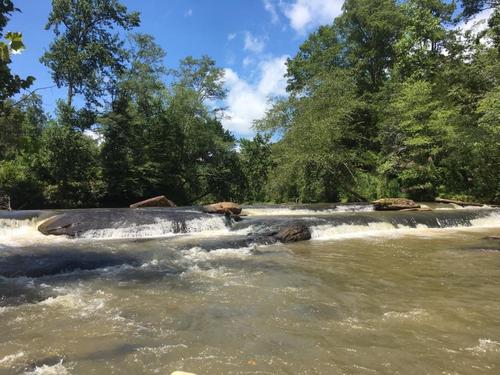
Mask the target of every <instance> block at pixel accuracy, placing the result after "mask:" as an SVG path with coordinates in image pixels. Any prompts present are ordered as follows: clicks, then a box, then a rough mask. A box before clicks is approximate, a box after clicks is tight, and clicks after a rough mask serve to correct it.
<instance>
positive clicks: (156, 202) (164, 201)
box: [130, 195, 176, 208]
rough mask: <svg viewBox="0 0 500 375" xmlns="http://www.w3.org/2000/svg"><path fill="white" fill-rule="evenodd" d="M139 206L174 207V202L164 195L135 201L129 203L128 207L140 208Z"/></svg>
mask: <svg viewBox="0 0 500 375" xmlns="http://www.w3.org/2000/svg"><path fill="white" fill-rule="evenodd" d="M141 207H176V206H175V203H174V202H172V201H171V200H170V199H168V198H167V197H166V196H164V195H160V196H158V197H154V198H150V199H146V200H145V201H141V202H137V203H134V204H131V205H130V208H141Z"/></svg>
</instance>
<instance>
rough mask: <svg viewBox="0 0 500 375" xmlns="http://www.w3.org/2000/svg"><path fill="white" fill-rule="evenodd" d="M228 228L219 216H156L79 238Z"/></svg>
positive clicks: (215, 231)
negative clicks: (180, 219) (151, 220)
mask: <svg viewBox="0 0 500 375" xmlns="http://www.w3.org/2000/svg"><path fill="white" fill-rule="evenodd" d="M228 231H229V229H228V228H227V226H226V222H225V219H224V218H223V217H221V216H213V217H210V218H197V219H192V220H187V221H186V222H184V223H178V222H176V221H174V220H169V219H160V218H156V219H155V220H154V223H152V224H143V225H128V226H126V227H125V226H123V227H117V228H106V229H96V230H90V231H86V232H84V233H81V234H80V235H79V236H78V238H81V239H127V238H161V237H171V236H176V235H183V234H193V233H196V234H199V235H205V236H210V235H212V236H215V235H217V234H220V233H221V232H222V233H226V232H228Z"/></svg>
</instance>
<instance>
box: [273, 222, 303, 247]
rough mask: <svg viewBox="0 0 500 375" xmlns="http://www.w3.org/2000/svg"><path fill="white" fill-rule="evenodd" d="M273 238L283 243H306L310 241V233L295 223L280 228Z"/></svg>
mask: <svg viewBox="0 0 500 375" xmlns="http://www.w3.org/2000/svg"><path fill="white" fill-rule="evenodd" d="M274 237H275V238H276V239H277V240H278V241H280V242H283V243H290V242H299V241H306V240H310V239H311V231H310V230H309V228H308V227H307V226H306V225H305V224H302V223H295V224H291V225H288V226H286V227H284V228H282V229H281V230H280V231H279V232H278V233H277V234H276V235H274Z"/></svg>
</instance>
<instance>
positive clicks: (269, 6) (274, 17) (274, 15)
mask: <svg viewBox="0 0 500 375" xmlns="http://www.w3.org/2000/svg"><path fill="white" fill-rule="evenodd" d="M262 2H263V3H264V8H265V9H266V10H267V11H268V12H269V14H270V15H271V22H272V23H278V22H279V17H278V11H277V10H276V6H275V5H274V4H273V3H272V1H271V0H263V1H262Z"/></svg>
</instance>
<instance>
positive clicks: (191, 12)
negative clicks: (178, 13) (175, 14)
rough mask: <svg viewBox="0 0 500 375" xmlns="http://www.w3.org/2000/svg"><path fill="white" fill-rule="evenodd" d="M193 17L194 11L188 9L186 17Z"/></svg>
mask: <svg viewBox="0 0 500 375" xmlns="http://www.w3.org/2000/svg"><path fill="white" fill-rule="evenodd" d="M192 15H193V10H192V9H188V10H187V11H186V13H184V17H191V16H192Z"/></svg>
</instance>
